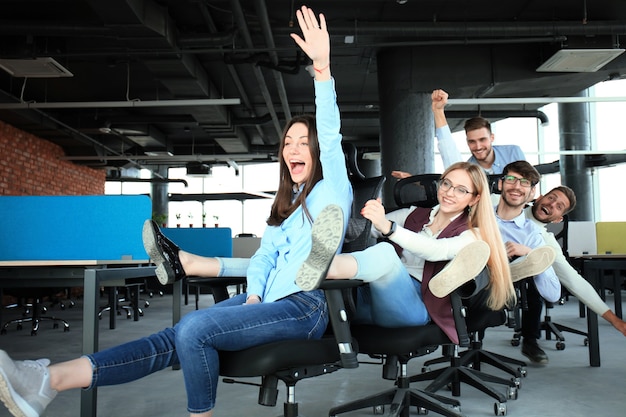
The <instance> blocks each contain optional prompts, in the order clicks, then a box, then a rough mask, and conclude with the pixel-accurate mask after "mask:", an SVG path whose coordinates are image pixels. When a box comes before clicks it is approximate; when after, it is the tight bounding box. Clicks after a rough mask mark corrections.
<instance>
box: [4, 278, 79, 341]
mask: <svg viewBox="0 0 626 417" xmlns="http://www.w3.org/2000/svg"><path fill="white" fill-rule="evenodd" d="M53 292H54V290H50V289H43V288H28V289H17V288H15V289H11V290H10V291H9V293H10V294H11V295H14V296H16V297H18V298H19V299H22V300H23V302H21V303H17V304H16V306H15V307H18V308H19V307H22V308H24V313H23V317H21V318H17V319H12V320H9V321H7V322H5V323H4V324H3V325H2V329H0V334H2V335H4V334H6V333H7V330H8V328H9V326H11V325H16V329H17V330H22V329H23V325H24V323H31V330H30V334H31V336H37V332H38V331H39V326H40V324H41V322H42V321H51V322H52V328H53V329H58V328H59V324H63V331H64V332H69V331H70V325H69V323H68V322H67V321H65V320H63V319H61V318H58V317H54V316H45V315H43V314H45V313H47V311H48V310H47V308H46V307H45V306H43V305H42V301H43V299H44V297H47V296H49V295H50V294H51V293H53ZM3 295H4V290H0V298H3ZM28 299H31V300H32V302H31V303H27V301H26V300H28Z"/></svg>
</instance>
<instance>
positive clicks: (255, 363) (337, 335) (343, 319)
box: [205, 177, 385, 417]
mask: <svg viewBox="0 0 626 417" xmlns="http://www.w3.org/2000/svg"><path fill="white" fill-rule="evenodd" d="M384 180H385V179H384V177H376V178H373V179H367V180H360V181H355V182H354V183H353V193H354V200H355V202H354V203H353V205H352V213H351V214H350V219H349V226H351V227H349V232H348V233H347V238H346V239H344V240H345V244H344V246H343V247H342V251H346V250H347V249H348V248H350V250H360V249H365V247H361V246H360V245H365V244H367V242H369V240H368V239H366V236H369V235H370V229H371V223H370V222H369V221H366V222H365V223H363V222H362V221H361V220H362V219H363V217H362V216H361V213H360V212H361V208H362V204H363V203H364V202H365V201H367V200H369V199H372V198H376V197H377V196H379V195H380V191H381V188H382V184H383V182H384ZM244 279H245V278H227V277H221V278H210V279H206V283H205V285H207V286H209V288H210V289H211V291H212V292H213V294H214V296H216V294H217V296H216V297H217V298H222V297H225V298H227V297H228V296H229V295H228V291H227V286H228V285H233V284H241V283H243V281H244ZM358 285H361V283H360V281H355V280H329V281H324V282H322V285H321V288H322V289H323V290H324V292H325V295H326V300H327V302H328V308H329V315H330V322H331V325H330V326H329V328H328V330H327V333H326V335H325V336H324V337H322V338H321V339H319V340H288V341H283V342H274V343H269V344H265V345H260V346H255V347H252V348H249V349H245V350H243V351H236V352H226V351H222V352H220V353H219V354H220V375H221V376H223V377H225V379H224V382H227V383H236V382H237V381H236V378H248V377H258V376H260V377H261V383H260V384H259V387H260V388H259V397H258V403H259V404H261V405H266V406H275V405H276V402H277V396H278V388H277V387H278V381H282V382H283V383H284V384H285V385H286V387H287V397H286V401H285V403H284V405H283V416H284V417H297V416H298V403H297V402H296V401H295V386H296V383H297V382H298V381H300V380H302V379H305V378H311V377H315V376H320V375H325V374H329V373H332V372H335V371H337V370H339V369H342V368H356V367H358V361H357V348H356V346H355V344H354V343H355V342H354V340H353V338H352V336H351V334H350V324H349V317H350V314H351V310H350V308H351V306H350V305H348V306H346V300H351V299H352V297H351V292H352V289H353V288H355V287H356V286H358ZM216 301H217V299H216Z"/></svg>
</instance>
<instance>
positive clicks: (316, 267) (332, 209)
mask: <svg viewBox="0 0 626 417" xmlns="http://www.w3.org/2000/svg"><path fill="white" fill-rule="evenodd" d="M342 236H343V211H342V210H341V207H339V206H337V205H335V204H330V205H328V206H326V207H324V209H323V210H322V211H321V212H320V214H319V215H318V216H317V218H316V219H315V221H314V222H313V227H312V228H311V240H312V245H311V252H310V253H309V256H308V257H307V258H306V260H305V261H304V263H303V264H302V266H301V267H300V269H299V270H298V273H297V274H296V285H297V286H298V287H300V288H301V289H302V290H304V291H312V290H314V289H316V288H318V287H319V286H320V283H321V282H322V281H323V280H324V278H326V273H327V272H328V268H329V267H330V263H331V262H332V261H333V258H334V257H335V254H336V253H337V249H339V244H340V243H341V238H342Z"/></svg>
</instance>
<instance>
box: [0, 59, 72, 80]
mask: <svg viewBox="0 0 626 417" xmlns="http://www.w3.org/2000/svg"><path fill="white" fill-rule="evenodd" d="M0 68H2V69H3V70H5V71H6V72H8V73H9V74H11V75H12V76H13V77H24V78H59V77H73V76H74V74H72V73H71V72H69V71H68V70H67V69H66V68H65V67H63V65H61V64H59V63H58V62H56V61H55V60H54V58H49V57H47V58H35V59H0Z"/></svg>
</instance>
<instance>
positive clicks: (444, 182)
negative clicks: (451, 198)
mask: <svg viewBox="0 0 626 417" xmlns="http://www.w3.org/2000/svg"><path fill="white" fill-rule="evenodd" d="M450 188H452V190H454V191H453V192H454V195H455V196H457V197H458V198H463V197H465V196H466V195H468V194H472V195H475V194H476V193H473V192H471V191H470V190H468V189H467V188H465V187H463V186H462V185H457V186H456V187H455V186H453V185H452V183H451V182H450V181H448V179H447V178H442V179H440V180H439V189H440V190H441V191H443V192H448V191H450Z"/></svg>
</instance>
